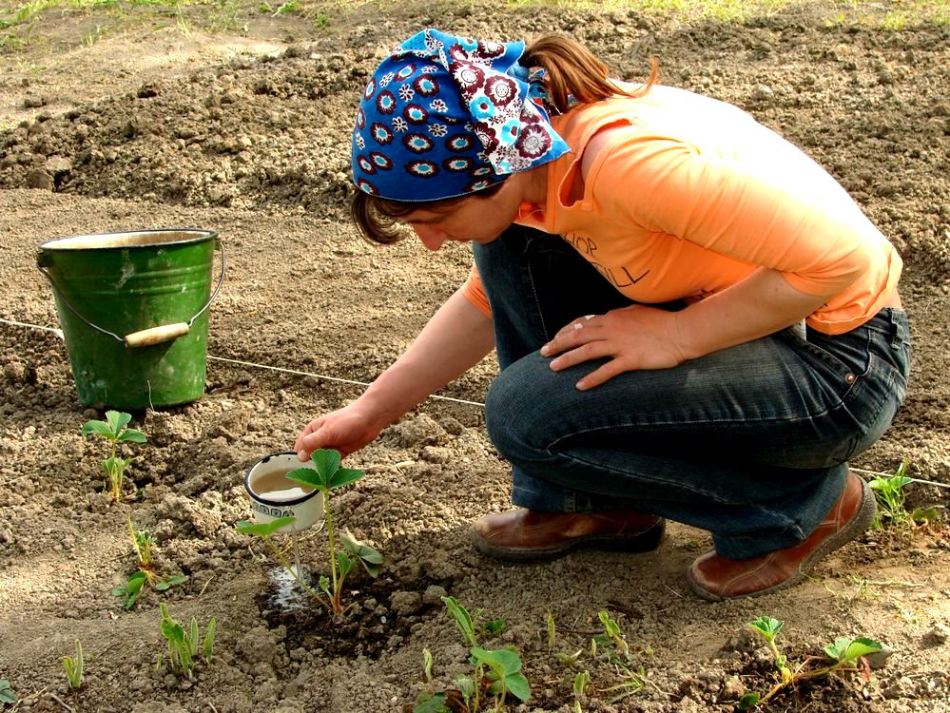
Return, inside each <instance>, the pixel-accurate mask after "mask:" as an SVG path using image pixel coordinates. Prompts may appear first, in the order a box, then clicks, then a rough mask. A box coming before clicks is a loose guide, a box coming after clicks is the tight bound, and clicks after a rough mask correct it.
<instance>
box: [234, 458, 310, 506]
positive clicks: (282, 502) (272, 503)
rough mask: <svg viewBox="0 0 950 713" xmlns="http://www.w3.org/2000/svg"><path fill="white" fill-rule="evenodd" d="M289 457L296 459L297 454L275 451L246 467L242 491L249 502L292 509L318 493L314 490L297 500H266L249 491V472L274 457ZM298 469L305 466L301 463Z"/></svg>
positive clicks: (305, 465)
mask: <svg viewBox="0 0 950 713" xmlns="http://www.w3.org/2000/svg"><path fill="white" fill-rule="evenodd" d="M290 455H292V456H294V457H296V455H297V452H296V451H277V452H275V453H268V454H267V455H265V456H261V457H260V458H258V459H257V460H256V461H254V462H253V463H251V464H250V465H249V466H248V467H247V470H246V471H244V490H245V492H246V493H247V495H248V497H250V498H251V500H256V501H257V502H259V503H261V504H262V505H268V506H270V507H280V506H284V507H293V506H294V505H300V503H304V502H306V501H307V500H310V499H311V498H312V497H314V496H315V495H316V494H317V493H318V492H320V491H319V490H317V489H316V488H314V489H313V490H312V491H310V492H309V493H305V494H303V495H301V496H300V497H298V498H294V499H293V500H266V499H264V498H262V497H261V496H260V495H258V494H257V493H255V492H254V491H253V490H252V489H251V471H253V470H254V469H255V468H256V467H257V466H259V465H260V464H261V463H266V462H267V461H269V460H270V459H271V458H274V457H276V456H290ZM300 467H301V468H306V467H307V464H306V463H301V464H300Z"/></svg>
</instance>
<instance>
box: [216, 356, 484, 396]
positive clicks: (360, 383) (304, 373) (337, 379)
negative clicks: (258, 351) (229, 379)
mask: <svg viewBox="0 0 950 713" xmlns="http://www.w3.org/2000/svg"><path fill="white" fill-rule="evenodd" d="M208 360H209V361H223V362H227V363H228V364H240V365H241V366H252V367H254V368H255V369H267V370H269V371H279V372H281V373H282V374H296V375H297V376H310V377H313V378H315V379H323V380H324V381H335V382H337V383H339V384H353V385H355V386H369V384H368V383H366V382H365V381H354V380H353V379H343V378H340V377H338V376H325V375H324V374H312V373H310V372H309V371H297V370H296V369H283V368H281V367H279V366H268V365H267V364H255V363H254V362H252V361H241V360H240V359H228V358H226V357H216V356H212V355H211V354H209V355H208ZM429 398H430V399H439V400H440V401H453V402H455V403H457V404H467V405H469V406H480V407H481V408H484V407H485V404H483V403H481V402H479V401H468V400H466V399H456V398H453V397H451V396H439V395H438V394H433V395H432V396H430V397H429Z"/></svg>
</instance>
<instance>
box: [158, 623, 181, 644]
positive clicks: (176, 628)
mask: <svg viewBox="0 0 950 713" xmlns="http://www.w3.org/2000/svg"><path fill="white" fill-rule="evenodd" d="M162 636H164V637H165V638H166V639H168V640H169V641H171V642H174V643H175V644H178V645H181V644H184V643H185V630H184V629H182V628H181V624H179V623H178V622H177V621H175V620H174V619H163V620H162Z"/></svg>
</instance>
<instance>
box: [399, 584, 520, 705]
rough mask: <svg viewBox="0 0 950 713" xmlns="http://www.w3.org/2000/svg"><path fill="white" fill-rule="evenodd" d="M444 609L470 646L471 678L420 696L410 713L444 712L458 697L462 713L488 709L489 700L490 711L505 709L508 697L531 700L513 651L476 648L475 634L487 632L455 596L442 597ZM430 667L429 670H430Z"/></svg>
mask: <svg viewBox="0 0 950 713" xmlns="http://www.w3.org/2000/svg"><path fill="white" fill-rule="evenodd" d="M442 601H443V602H444V603H445V607H446V609H448V611H449V614H450V615H451V617H452V619H454V620H455V624H456V626H457V627H458V629H459V631H460V632H461V634H462V639H463V640H464V641H465V644H466V645H467V646H469V647H470V656H469V663H471V664H472V665H473V666H474V672H473V675H472V676H461V677H459V678H457V679H456V680H455V685H456V686H458V690H457V691H454V690H453V691H446V692H444V693H436V694H432V693H429V692H426V693H423V694H422V695H421V696H420V697H419V699H418V701H417V702H416V705H415V706H414V707H413V709H412V710H413V713H443V712H444V711H448V710H449V708H448V701H449V700H450V699H452V698H455V697H458V696H460V697H461V698H462V702H463V703H464V706H465V708H464V710H467V711H469V713H479V712H480V711H485V710H488V709H486V708H484V707H483V705H485V704H486V703H487V702H488V701H487V700H486V698H488V699H490V701H491V705H492V707H491V710H492V711H502V710H505V699H506V698H507V697H508V696H509V695H511V696H514V697H515V698H517V699H518V700H519V701H522V702H525V701H527V700H528V699H529V698H530V697H531V686H530V684H529V683H528V679H527V678H525V676H524V674H523V673H521V658H520V657H519V656H518V653H517V652H516V651H514V650H512V649H485V648H482V647H481V646H480V645H479V642H478V634H477V633H476V632H477V631H487V629H486V628H485V627H484V626H477V625H476V622H475V620H474V619H473V617H472V615H471V614H470V613H469V611H468V609H466V608H465V607H464V606H462V605H461V604H459V602H458V600H457V599H455V598H454V597H442ZM430 668H431V667H430Z"/></svg>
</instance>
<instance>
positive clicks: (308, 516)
mask: <svg viewBox="0 0 950 713" xmlns="http://www.w3.org/2000/svg"><path fill="white" fill-rule="evenodd" d="M313 467H314V465H313V462H312V461H307V462H306V463H301V462H300V459H299V458H297V454H296V453H295V452H293V451H286V452H281V453H271V454H269V455H266V456H264V457H263V458H261V459H260V460H258V461H256V462H255V463H253V464H252V465H251V466H250V467H249V468H248V469H247V472H246V473H245V474H244V489H245V490H246V491H247V495H248V497H249V498H250V499H251V509H252V510H253V511H254V516H253V520H254V522H257V523H267V522H270V521H271V520H276V519H277V518H279V517H294V518H296V520H294V522H292V523H291V524H289V525H285V526H284V527H282V528H280V529H279V530H277V532H299V531H300V530H306V529H307V528H309V527H312V526H313V525H315V524H316V525H317V529H320V528H321V527H323V498H322V497H320V492H319V491H318V490H310V489H309V488H307V487H306V486H304V485H303V484H301V483H295V482H293V481H288V483H287V484H288V486H289V487H288V488H287V489H286V490H285V491H283V492H280V493H279V494H278V495H277V496H274V495H272V494H265V495H261V494H260V493H259V492H258V487H259V485H260V483H261V482H262V481H263V479H264V477H265V476H268V475H271V476H272V475H273V474H274V473H275V472H276V473H286V472H288V471H291V470H296V469H297V468H310V469H311V470H312V469H313ZM308 490H309V492H308Z"/></svg>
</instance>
